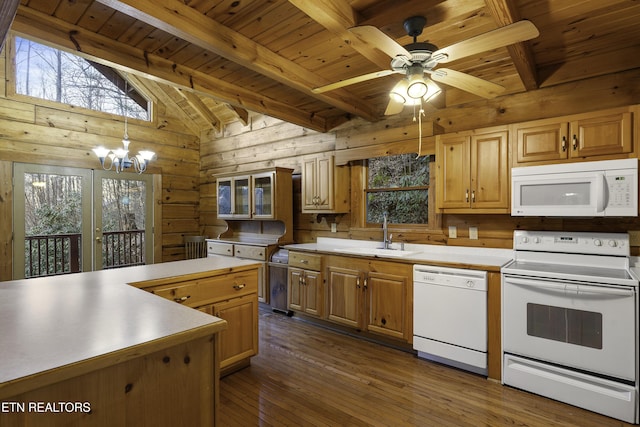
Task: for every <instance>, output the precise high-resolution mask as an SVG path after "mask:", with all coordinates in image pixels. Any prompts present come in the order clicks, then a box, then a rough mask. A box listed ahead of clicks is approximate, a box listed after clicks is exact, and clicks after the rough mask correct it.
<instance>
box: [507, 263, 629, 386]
mask: <svg viewBox="0 0 640 427" xmlns="http://www.w3.org/2000/svg"><path fill="white" fill-rule="evenodd" d="M636 298H637V296H636V292H635V289H634V288H633V287H626V286H607V285H591V284H585V283H582V282H569V281H560V280H553V279H538V278H524V277H515V276H509V275H504V276H503V342H504V344H503V347H504V352H505V353H511V354H516V355H521V356H525V357H530V358H534V359H538V360H542V361H547V362H551V363H555V364H559V365H562V366H566V367H571V368H575V369H580V370H585V371H588V372H592V373H595V374H600V375H604V376H608V377H614V378H618V379H623V380H629V381H635V379H636V336H637V332H636V321H635V307H636Z"/></svg>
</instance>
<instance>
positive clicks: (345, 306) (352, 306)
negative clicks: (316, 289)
mask: <svg viewBox="0 0 640 427" xmlns="http://www.w3.org/2000/svg"><path fill="white" fill-rule="evenodd" d="M327 263H328V265H329V266H328V267H327V316H326V319H327V320H328V321H331V322H334V323H339V324H341V325H344V326H347V327H351V328H354V329H356V330H359V331H365V332H368V333H372V334H375V335H381V336H385V337H388V338H392V339H397V340H402V341H405V342H409V343H410V342H412V340H413V326H412V325H413V321H412V310H413V298H412V295H413V292H412V288H411V283H412V282H411V277H412V266H410V265H407V264H402V263H394V262H389V261H378V260H375V261H369V260H364V259H360V258H351V257H342V256H341V257H338V256H330V257H329V259H328V260H327Z"/></svg>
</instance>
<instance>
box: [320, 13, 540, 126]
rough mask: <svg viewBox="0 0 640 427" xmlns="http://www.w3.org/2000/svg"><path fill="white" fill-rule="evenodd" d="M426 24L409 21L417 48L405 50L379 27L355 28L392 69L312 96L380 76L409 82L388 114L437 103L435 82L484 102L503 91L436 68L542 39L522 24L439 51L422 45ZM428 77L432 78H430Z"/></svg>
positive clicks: (393, 98) (397, 93) (398, 87)
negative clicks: (394, 76)
mask: <svg viewBox="0 0 640 427" xmlns="http://www.w3.org/2000/svg"><path fill="white" fill-rule="evenodd" d="M426 23H427V20H426V18H424V17H422V16H414V17H411V18H408V19H406V20H405V21H404V28H405V30H406V31H407V34H408V35H409V36H411V37H413V43H411V44H409V45H407V46H404V47H403V46H401V45H399V44H398V43H397V42H396V41H395V40H393V39H392V38H390V37H389V36H387V35H386V34H385V33H383V32H382V31H380V30H379V29H378V28H376V27H373V26H370V25H366V26H358V27H353V28H350V29H349V32H350V33H351V34H353V35H354V36H355V37H356V38H358V39H359V40H360V41H361V42H363V43H365V44H367V45H369V46H375V47H376V48H378V49H379V50H381V51H382V52H384V53H386V54H387V55H389V56H390V57H391V58H392V59H391V69H390V70H382V71H377V72H374V73H369V74H364V75H361V76H357V77H353V78H350V79H346V80H341V81H339V82H336V83H332V84H329V85H326V86H322V87H318V88H315V89H313V92H314V93H323V92H327V91H331V90H334V89H338V88H341V87H344V86H349V85H352V84H355V83H360V82H364V81H367V80H371V79H375V78H378V77H384V76H388V75H391V74H405V75H406V78H404V79H403V80H402V81H400V82H399V83H398V84H397V85H396V86H395V87H394V89H393V90H392V91H391V92H390V101H389V105H388V106H387V110H386V111H385V115H390V114H397V113H399V112H400V111H402V108H403V107H404V106H405V105H418V104H419V103H421V102H422V100H423V99H424V100H425V101H428V100H429V99H431V98H433V97H434V96H435V95H437V93H439V92H440V88H439V87H438V86H437V85H436V84H435V83H434V82H433V81H432V80H434V81H436V82H441V83H444V84H447V85H449V86H453V87H456V88H458V89H462V90H464V91H466V92H470V93H473V94H475V95H478V96H481V97H483V98H487V99H490V98H494V97H496V96H498V95H499V94H500V93H501V92H502V91H503V90H504V88H503V87H502V86H500V85H498V84H496V83H492V82H489V81H487V80H483V79H480V78H478V77H474V76H471V75H469V74H465V73H461V72H459V71H455V70H451V69H448V68H438V69H435V67H436V66H437V65H438V64H441V63H447V62H451V61H455V60H457V59H461V58H464V57H467V56H471V55H475V54H478V53H481V52H486V51H488V50H492V49H497V48H500V47H504V46H508V45H510V44H514V43H518V42H522V41H526V40H530V39H533V38H536V37H537V36H538V35H539V34H540V33H539V31H538V29H537V28H536V26H535V25H534V24H533V23H531V22H530V21H527V20H522V21H518V22H515V23H513V24H510V25H506V26H504V27H501V28H498V29H496V30H493V31H489V32H487V33H484V34H480V35H478V36H475V37H472V38H470V39H467V40H464V41H461V42H458V43H455V44H453V45H451V46H448V47H445V48H442V49H438V48H437V47H436V46H434V45H433V44H431V43H426V42H418V41H417V37H418V36H419V35H421V34H422V30H423V28H424V26H425V25H426ZM425 74H428V75H429V77H430V78H426V79H425Z"/></svg>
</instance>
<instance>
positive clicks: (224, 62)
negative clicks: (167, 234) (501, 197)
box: [11, 0, 640, 131]
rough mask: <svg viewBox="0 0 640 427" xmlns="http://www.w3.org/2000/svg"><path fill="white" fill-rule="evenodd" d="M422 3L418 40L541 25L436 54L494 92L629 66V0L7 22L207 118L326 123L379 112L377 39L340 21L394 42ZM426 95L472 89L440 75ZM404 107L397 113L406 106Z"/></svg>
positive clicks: (272, 2) (42, 9) (224, 8)
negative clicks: (482, 48)
mask: <svg viewBox="0 0 640 427" xmlns="http://www.w3.org/2000/svg"><path fill="white" fill-rule="evenodd" d="M411 16H424V17H426V19H427V23H426V27H425V28H424V32H423V34H422V35H421V36H419V37H418V41H428V42H429V43H432V44H434V45H436V46H437V47H446V46H450V45H452V44H454V43H457V42H460V41H463V40H466V39H469V38H471V37H474V36H477V35H480V34H483V33H486V32H488V31H491V30H494V29H496V28H500V27H502V26H505V25H508V24H511V23H513V22H517V21H519V20H522V19H526V20H529V21H531V22H532V23H533V24H534V25H535V26H536V27H537V28H538V30H539V32H540V35H539V36H538V37H537V38H534V39H532V40H529V41H525V42H520V43H517V44H514V45H510V46H508V47H501V48H496V49H491V50H489V51H486V52H481V53H478V54H474V55H471V56H467V57H465V58H462V59H459V60H455V61H452V62H450V63H448V64H446V66H447V68H449V69H452V70H455V71H460V72H464V73H467V74H470V75H472V76H475V77H479V78H481V79H484V80H487V81H490V82H493V83H496V84H499V85H500V86H503V87H504V91H503V92H502V93H501V94H500V96H509V95H510V94H516V93H520V92H524V91H532V90H537V89H538V88H543V87H549V86H553V85H556V84H560V83H566V82H571V81H576V80H580V79H585V78H588V77H593V76H598V75H604V74H610V73H616V72H620V71H624V70H629V69H633V68H639V67H640V25H639V24H638V23H639V22H640V2H639V1H632V0H609V1H601V0H572V1H569V0H567V1H550V0H545V1H534V0H445V1H443V0H405V1H402V0H345V1H340V0H288V1H287V0H163V1H159V0H155V1H154V0H21V1H20V6H19V7H18V10H17V14H16V17H15V19H14V21H13V24H12V27H11V29H12V30H13V31H14V32H16V33H17V34H20V35H23V36H28V37H30V38H34V39H36V40H39V41H44V42H47V43H50V44H54V45H56V46H57V47H60V48H63V49H66V50H70V51H74V52H76V53H79V54H81V55H83V56H85V57H87V58H89V59H91V60H94V61H96V62H100V63H103V64H105V65H109V66H112V67H114V68H118V69H122V70H124V71H127V72H129V73H132V74H134V75H138V76H140V77H142V78H145V79H149V80H150V81H151V82H156V83H157V85H158V87H159V88H163V90H165V91H166V87H170V88H173V91H175V93H171V94H170V96H172V97H175V96H179V98H178V99H179V100H182V102H183V103H184V105H185V108H187V106H188V108H190V109H191V111H195V112H196V114H198V115H199V116H200V118H201V119H204V120H205V121H208V122H209V123H213V124H214V125H215V123H216V122H217V124H218V125H220V124H224V123H225V122H228V121H233V120H246V116H247V114H248V112H247V111H255V112H258V113H263V114H267V115H270V116H273V117H276V118H280V119H282V120H286V121H289V122H292V123H295V124H298V125H300V126H304V127H307V128H311V129H315V130H319V131H328V130H330V129H332V128H334V127H336V126H338V125H340V124H342V123H344V122H346V121H348V120H350V119H351V118H353V117H360V118H362V119H364V120H368V121H371V122H374V121H378V120H381V119H382V118H384V111H385V108H386V106H387V102H388V94H389V90H390V89H391V88H392V87H393V86H394V84H395V83H396V82H397V81H398V79H399V78H400V77H399V76H398V75H389V76H384V77H380V78H376V79H372V80H368V81H365V82H362V83H358V84H354V85H350V86H347V87H344V88H340V89H336V90H332V91H328V92H324V93H314V92H313V91H312V89H314V88H317V87H319V86H323V85H327V84H330V83H333V82H337V81H340V80H344V79H348V78H352V77H354V76H358V75H361V74H366V73H372V72H376V71H380V70H388V69H389V67H390V61H391V58H390V57H389V55H387V54H385V53H383V51H382V50H384V48H383V47H382V46H379V45H375V44H373V45H372V44H371V43H368V42H367V41H366V40H362V39H359V38H358V37H356V36H354V33H353V32H350V31H349V28H352V27H355V26H363V25H371V26H374V27H376V28H378V29H380V30H381V31H382V32H383V33H385V34H386V35H388V36H389V37H390V38H392V39H393V40H395V41H396V42H397V43H399V44H400V45H407V44H408V43H411V42H412V41H413V39H412V38H411V37H409V36H408V35H407V33H406V30H405V29H404V28H403V21H404V20H405V19H406V18H408V17H411ZM441 86H442V87H443V89H445V95H444V96H441V97H440V99H439V101H438V104H437V105H438V107H439V108H443V107H451V106H456V105H462V104H466V103H471V102H481V101H483V98H482V97H479V96H477V95H473V94H471V93H468V92H465V91H463V90H460V89H457V88H455V87H452V86H449V85H446V84H444V85H443V84H441ZM407 114H408V113H407Z"/></svg>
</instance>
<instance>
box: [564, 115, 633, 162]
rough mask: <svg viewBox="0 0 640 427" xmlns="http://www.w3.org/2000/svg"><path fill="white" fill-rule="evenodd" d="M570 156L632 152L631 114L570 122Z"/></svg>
mask: <svg viewBox="0 0 640 427" xmlns="http://www.w3.org/2000/svg"><path fill="white" fill-rule="evenodd" d="M570 128H571V156H572V157H590V156H602V155H607V154H624V153H630V152H632V151H633V143H632V141H631V113H630V112H624V113H617V114H609V115H602V116H595V117H589V118H585V119H581V120H576V121H572V122H571V124H570Z"/></svg>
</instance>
